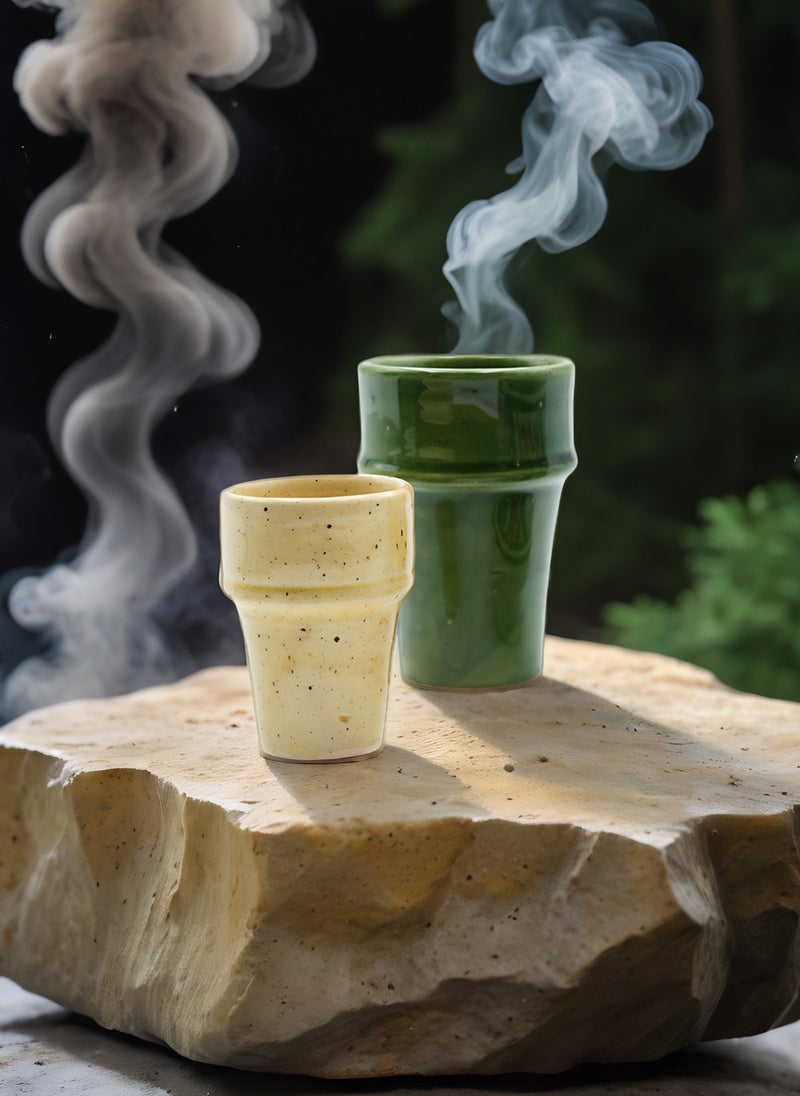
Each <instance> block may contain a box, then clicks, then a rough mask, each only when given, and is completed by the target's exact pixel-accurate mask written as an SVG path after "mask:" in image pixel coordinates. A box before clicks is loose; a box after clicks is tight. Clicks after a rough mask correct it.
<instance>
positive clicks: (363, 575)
mask: <svg viewBox="0 0 800 1096" xmlns="http://www.w3.org/2000/svg"><path fill="white" fill-rule="evenodd" d="M413 514H414V495H413V489H412V488H411V487H410V486H409V484H407V483H406V482H405V481H404V480H400V479H394V478H392V477H389V476H359V475H335V476H293V477H289V478H282V479H264V480H254V481H252V482H250V483H239V484H236V485H235V486H233V487H229V488H227V489H226V490H225V491H223V492H222V495H221V497H220V542H221V569H220V585H221V587H222V589H223V591H224V592H225V593H226V594H227V595H228V597H230V598H231V599H232V600H233V602H234V603H235V605H236V608H237V610H238V613H239V620H240V622H241V625H242V632H243V634H244V641H245V648H246V651H247V664H248V667H249V670H250V681H251V684H252V688H253V702H254V707H255V716H256V725H257V728H258V738H259V745H260V748H261V753H262V754H263V755H264V757H267V758H269V759H271V760H275V761H307V762H320V761H352V760H355V759H357V758H362V757H369V756H371V755H372V754H375V753H377V752H378V751H379V750H380V749H381V748H382V746H383V733H384V725H385V722H386V704H387V700H388V692H389V674H390V672H391V658H392V648H393V644H394V634H395V625H396V621H397V613H398V610H399V608H400V602H401V601H402V600H403V598H404V597H405V595H406V594H407V593H408V591H409V590H410V588H411V584H412V581H413V566H414V559H413V555H414V531H413Z"/></svg>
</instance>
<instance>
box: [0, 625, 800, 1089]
mask: <svg viewBox="0 0 800 1096" xmlns="http://www.w3.org/2000/svg"><path fill="white" fill-rule="evenodd" d="M545 668H546V676H545V677H544V678H543V679H542V680H541V681H539V682H538V683H536V684H535V685H533V686H530V687H529V688H526V689H521V690H518V691H514V692H508V693H486V694H478V695H461V694H448V693H435V692H420V691H417V690H415V689H412V688H410V687H408V686H406V685H404V684H403V683H402V682H401V681H400V680H399V679H395V680H394V681H393V685H392V693H391V699H390V708H389V724H388V729H387V746H386V749H385V750H384V752H383V753H382V754H381V755H380V756H378V757H377V758H374V759H371V760H369V761H364V762H359V763H356V764H352V765H334V766H322V765H319V766H317V765H312V766H293V765H288V764H282V763H268V762H266V761H264V760H263V759H262V758H261V757H260V756H259V754H258V750H257V745H256V735H255V729H254V726H253V719H252V708H251V703H250V694H249V685H248V681H247V676H246V671H245V670H244V669H243V668H238V667H237V668H220V669H214V670H208V671H204V672H203V673H201V674H198V675H195V676H194V677H191V678H188V679H186V680H185V681H183V682H180V683H178V684H176V685H172V686H166V687H160V688H155V689H149V690H145V691H143V692H140V693H136V694H133V695H131V696H128V697H118V698H114V699H112V700H102V701H88V702H87V701H82V702H70V703H68V704H63V705H59V706H57V707H53V708H50V709H45V710H41V711H38V712H33V713H30V714H29V715H27V716H25V717H23V718H22V719H20V720H17V721H16V722H15V723H13V724H11V725H9V726H8V727H7V728H6V730H5V732H4V734H3V735H2V737H0V973H2V974H4V975H7V976H9V977H10V978H13V979H14V980H15V981H16V982H18V983H19V984H20V985H22V986H24V987H25V988H27V989H29V990H31V991H33V992H35V993H40V994H43V995H45V996H46V997H49V998H51V999H52V1000H54V1001H57V1002H58V1003H60V1004H62V1005H65V1006H67V1007H69V1008H71V1009H74V1010H76V1011H77V1012H80V1013H83V1014H85V1015H87V1016H91V1017H93V1018H94V1019H95V1020H97V1021H98V1022H99V1023H100V1024H102V1025H103V1026H105V1027H108V1028H113V1029H117V1030H120V1031H125V1032H130V1033H132V1034H135V1035H139V1036H142V1037H144V1038H147V1039H151V1040H155V1041H163V1042H165V1043H167V1044H168V1045H169V1046H171V1047H173V1048H175V1049H176V1050H177V1051H179V1052H180V1053H181V1054H183V1055H185V1056H186V1057H189V1058H193V1059H196V1060H199V1061H204V1062H211V1063H217V1064H223V1065H233V1066H238V1067H241V1068H245V1069H253V1070H268V1071H273V1072H285V1073H304V1074H310V1075H314V1076H320V1077H331V1078H336V1077H339V1078H347V1077H374V1076H386V1075H397V1074H411V1073H420V1074H453V1073H464V1072H474V1073H484V1074H493V1073H506V1072H512V1071H520V1070H525V1071H536V1072H558V1071H561V1070H565V1069H567V1068H569V1067H570V1066H572V1065H575V1064H577V1063H580V1062H587V1061H588V1062H623V1061H638V1060H645V1059H654V1058H657V1057H659V1056H661V1055H664V1054H666V1053H668V1052H669V1051H672V1050H675V1049H677V1048H679V1047H682V1046H685V1045H687V1044H689V1043H691V1042H693V1041H695V1040H698V1039H719V1038H728V1037H731V1036H741V1035H749V1034H754V1033H756V1032H758V1031H763V1030H766V1029H768V1028H771V1027H773V1026H777V1025H781V1024H787V1023H789V1022H791V1021H794V1020H796V1019H798V1018H800V994H799V990H800V932H799V931H798V924H799V920H798V915H799V914H800V855H799V853H798V833H799V832H800V827H798V811H799V810H800V807H798V805H799V804H800V757H798V750H797V742H798V737H800V735H799V733H798V732H800V705H796V704H789V703H783V702H779V701H771V700H765V699H762V698H757V697H752V696H748V695H746V694H742V693H736V692H733V691H732V690H729V689H726V688H724V687H723V686H721V685H719V683H718V682H716V681H715V679H714V678H713V677H712V676H711V675H709V674H707V673H706V672H704V671H701V670H698V669H696V668H694V667H690V666H687V665H685V664H683V663H678V662H674V661H672V660H670V659H665V658H662V657H657V656H653V655H645V654H640V653H635V652H629V651H621V650H619V649H616V648H610V647H603V646H599V645H594V644H584V643H575V642H570V641H566V640H555V639H551V640H549V641H548V647H547V653H546V667H545Z"/></svg>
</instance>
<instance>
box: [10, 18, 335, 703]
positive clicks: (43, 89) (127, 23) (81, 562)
mask: <svg viewBox="0 0 800 1096" xmlns="http://www.w3.org/2000/svg"><path fill="white" fill-rule="evenodd" d="M31 2H32V0H18V3H20V4H21V5H22V6H27V5H28V4H29V3H31ZM55 6H58V7H59V8H60V9H61V10H60V13H59V16H58V23H57V29H58V35H57V37H56V39H55V40H54V41H52V42H50V41H42V42H37V43H35V44H34V45H32V46H31V47H29V49H28V50H27V51H26V52H25V53H24V55H23V56H22V58H21V60H20V63H19V67H18V69H17V73H16V78H15V85H16V88H17V90H18V92H19V95H20V99H21V102H22V105H23V107H24V108H25V110H26V111H27V112H28V114H29V115H30V117H31V119H32V120H33V121H34V123H35V124H36V125H38V126H39V127H40V128H41V129H42V130H44V131H45V132H47V133H51V134H54V135H56V134H61V133H65V132H68V131H70V130H74V131H77V132H79V133H82V134H85V135H86V138H87V141H86V148H85V152H84V153H83V156H82V158H81V160H80V162H79V163H78V164H77V165H76V166H75V167H74V168H73V169H72V170H71V171H70V172H68V173H67V174H66V175H65V176H64V177H63V178H61V179H60V180H59V181H58V182H56V183H55V184H54V185H53V186H51V187H50V188H49V189H48V190H47V191H46V192H45V193H44V194H43V195H42V196H41V197H40V198H39V199H38V200H37V201H36V202H35V204H34V205H33V206H32V208H31V210H30V213H29V215H28V217H27V219H26V222H25V226H24V229H23V251H24V254H25V258H26V261H27V262H28V264H29V266H30V268H31V269H32V271H33V272H34V273H35V274H36V275H37V276H38V277H39V278H40V279H41V280H42V281H44V282H46V283H48V284H50V285H53V286H62V287H64V288H65V289H67V290H68V291H69V292H70V293H71V294H73V296H75V297H76V298H78V300H80V301H82V302H83V303H84V304H86V305H89V306H92V307H95V308H101V309H107V310H110V311H112V312H114V313H116V314H117V316H118V321H117V324H116V327H115V330H114V332H113V334H112V336H111V338H110V339H109V340H108V342H107V343H106V344H105V345H104V346H102V347H101V348H100V349H99V350H97V351H96V352H95V353H93V354H91V355H89V356H88V357H87V358H85V359H83V360H82V361H79V362H77V363H76V364H75V365H74V366H72V367H71V369H69V370H68V371H67V372H66V374H65V375H64V376H63V377H62V379H61V380H60V382H59V383H58V385H57V386H56V388H55V389H54V391H53V393H52V395H51V398H50V401H49V405H48V429H49V433H50V436H51V439H52V441H53V443H54V445H55V448H56V450H57V452H58V454H59V456H60V458H61V460H62V461H63V463H64V465H65V467H66V468H67V470H68V472H69V473H70V475H71V476H72V477H73V479H74V480H75V481H76V483H77V484H78V485H79V486H80V487H81V488H82V490H83V491H84V493H85V495H86V497H87V499H88V502H89V518H88V524H87V527H86V531H85V534H84V537H83V540H82V543H81V544H80V546H79V549H78V552H77V555H76V557H75V559H74V560H73V561H72V562H71V563H69V564H63V565H57V566H54V567H53V568H51V569H50V570H49V571H47V572H45V573H44V574H43V575H41V576H38V577H27V578H24V579H22V580H21V581H19V582H18V583H17V584H16V585H15V586H14V588H13V589H12V591H11V594H10V597H9V609H10V612H11V614H12V615H13V617H14V619H15V620H16V621H17V622H18V623H19V624H20V625H22V626H23V627H24V628H26V629H29V630H31V631H34V632H38V633H40V634H41V635H42V637H43V638H44V640H45V641H46V650H45V652H44V653H43V654H42V655H40V656H36V657H32V658H29V659H27V660H26V661H24V662H23V663H21V664H20V665H19V666H17V667H16V669H14V670H13V671H12V672H11V674H10V675H9V676H8V677H7V679H6V681H5V684H4V688H3V695H2V702H1V703H0V708H2V711H3V714H5V715H6V716H12V715H15V714H17V713H19V712H22V711H24V710H26V709H27V708H30V707H33V706H38V705H42V704H46V703H49V702H52V701H55V700H61V699H66V698H69V697H78V696H82V697H86V696H97V695H107V694H110V693H114V692H124V691H127V690H130V689H133V688H136V687H137V686H139V685H144V684H151V683H153V682H157V681H164V680H169V679H172V678H174V677H175V676H176V675H177V674H178V673H179V672H181V670H183V669H184V667H181V666H179V665H177V664H176V656H175V655H174V654H173V653H171V651H170V647H169V644H168V643H167V642H166V641H165V637H164V633H163V631H162V628H161V626H160V625H159V623H157V621H156V619H155V616H154V613H155V611H156V610H157V607H158V605H159V603H160V602H161V601H162V599H163V598H164V597H165V595H166V594H168V593H169V592H170V591H171V590H172V589H174V587H175V586H176V584H177V583H179V582H180V580H181V579H182V578H183V577H184V576H185V575H186V574H187V572H188V571H189V570H190V569H191V567H192V564H193V562H194V559H195V555H196V551H197V548H196V539H195V534H194V532H193V530H192V527H191V524H190V522H189V519H188V516H187V514H186V511H185V509H184V507H183V504H182V503H181V501H180V499H179V497H178V495H177V493H176V492H175V490H174V488H173V487H172V485H171V484H170V483H169V482H168V481H167V479H165V477H164V476H163V474H162V473H161V472H160V471H159V469H158V468H157V466H156V464H155V462H154V460H153V457H152V453H151V448H150V439H151V436H152V432H153V429H154V427H155V426H156V424H157V423H158V421H159V420H160V419H161V418H162V417H163V416H164V415H165V414H166V413H167V412H169V411H170V409H171V408H172V407H173V406H174V404H175V402H176V400H177V399H178V398H179V396H181V395H182V394H183V393H185V392H186V391H187V390H188V389H190V388H191V387H193V386H196V385H198V384H200V383H207V382H211V381H220V380H223V379H225V378H228V377H232V376H234V375H235V374H237V373H239V372H240V371H242V370H243V369H244V368H245V367H246V366H247V365H248V364H249V363H250V361H251V360H252V358H253V356H254V354H255V352H256V349H257V347H258V340H259V332H258V326H257V324H256V321H255V319H254V317H253V315H252V313H251V312H250V310H249V309H248V308H247V307H246V305H244V304H243V303H242V302H241V301H240V300H238V299H237V298H236V297H234V296H232V295H231V294H229V293H226V292H225V291H224V290H222V289H220V288H218V287H216V286H214V285H212V284H211V283H210V282H208V281H207V280H206V279H205V278H204V277H203V276H202V275H201V274H200V273H198V271H197V270H195V269H194V268H193V267H192V266H191V265H190V264H189V263H188V262H187V261H186V260H185V259H183V258H182V257H181V256H180V255H178V254H177V253H176V252H175V251H174V250H172V249H171V248H170V247H168V246H167V244H165V243H164V241H163V240H162V238H161V234H162V230H163V228H164V225H165V224H166V222H167V221H168V220H170V219H171V218H173V217H176V216H180V215H183V214H186V213H189V212H190V211H191V210H194V209H196V208H197V207H198V206H200V205H202V204H203V203H204V202H206V201H207V200H208V199H209V198H210V197H211V196H212V195H213V194H214V193H215V192H216V191H217V190H218V189H219V188H220V187H221V186H222V185H223V183H225V181H226V180H227V179H228V178H229V176H230V175H231V173H232V172H233V170H234V167H235V164H236V143H235V140H234V137H233V134H232V132H231V131H230V129H229V127H228V126H227V124H226V122H225V121H224V119H223V118H222V116H221V114H220V113H219V112H218V111H217V109H216V108H215V107H214V106H213V104H212V103H211V101H210V100H209V98H208V97H207V95H206V94H205V93H204V92H203V91H202V90H201V89H200V87H199V86H198V83H206V84H208V85H211V86H214V87H222V86H228V85H231V84H234V83H236V82H238V81H240V80H242V79H244V78H246V77H248V76H251V75H253V76H255V77H256V78H257V79H258V81H259V82H260V83H262V84H264V85H267V86H282V85H284V84H288V83H291V82H292V81H294V80H296V79H299V78H300V77H302V76H303V75H305V73H306V72H307V71H308V69H309V68H310V67H311V65H312V64H313V61H314V57H315V44H314V37H313V34H312V32H311V30H310V27H309V25H308V23H307V21H306V19H305V16H304V15H303V13H302V11H301V10H300V8H299V7H297V6H295V4H294V3H293V2H292V0H288V2H285V0H57V3H56V5H55Z"/></svg>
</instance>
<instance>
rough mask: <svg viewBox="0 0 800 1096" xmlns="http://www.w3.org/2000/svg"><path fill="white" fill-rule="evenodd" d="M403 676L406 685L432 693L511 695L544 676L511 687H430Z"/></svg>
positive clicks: (513, 684)
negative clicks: (515, 690)
mask: <svg viewBox="0 0 800 1096" xmlns="http://www.w3.org/2000/svg"><path fill="white" fill-rule="evenodd" d="M401 676H402V678H403V681H405V683H406V685H411V686H412V688H414V689H423V690H425V691H426V692H430V693H510V692H512V691H513V690H514V689H527V688H528V686H529V685H533V684H534V683H535V682H537V681H539V680H540V679H541V677H542V674H537V675H536V677H530V678H528V680H527V681H519V682H513V683H512V684H510V685H429V684H427V682H425V681H414V680H413V679H412V678H410V677H406V675H405V674H402V675H401Z"/></svg>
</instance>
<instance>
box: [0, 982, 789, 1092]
mask: <svg viewBox="0 0 800 1096" xmlns="http://www.w3.org/2000/svg"><path fill="white" fill-rule="evenodd" d="M0 1092H2V1093H3V1096H162V1094H167V1093H168V1094H170V1096H272V1094H274V1096H373V1094H375V1096H377V1094H378V1093H380V1094H382V1096H412V1094H416V1093H419V1094H420V1096H421V1094H422V1093H427V1094H428V1096H437V1093H438V1094H441V1096H505V1094H509V1096H511V1094H512V1093H513V1094H518V1093H530V1094H531V1096H534V1094H536V1096H548V1094H552V1096H797V1094H798V1093H800V1024H793V1025H792V1026H791V1027H786V1028H781V1029H780V1030H779V1031H772V1032H768V1033H767V1034H766V1035H756V1036H753V1037H752V1038H750V1039H730V1040H728V1041H726V1042H722V1043H710V1044H705V1045H703V1046H700V1047H697V1048H696V1049H691V1050H687V1051H683V1052H682V1053H680V1054H675V1055H673V1056H672V1057H670V1058H668V1059H666V1060H664V1061H661V1062H656V1063H653V1064H652V1065H651V1064H647V1065H636V1066H617V1067H611V1066H606V1067H602V1068H599V1069H592V1068H590V1067H586V1068H584V1069H581V1070H577V1071H574V1072H571V1073H568V1074H565V1075H563V1076H560V1077H542V1078H539V1077H531V1076H522V1075H520V1074H516V1075H514V1074H510V1075H507V1076H505V1077H492V1078H487V1077H476V1078H469V1079H467V1078H464V1077H457V1078H444V1077H442V1078H436V1077H423V1078H420V1079H418V1080H417V1079H414V1078H394V1079H391V1080H380V1079H378V1080H371V1081H321V1080H316V1079H313V1078H308V1077H286V1076H276V1075H274V1074H273V1075H269V1074H251V1073H242V1072H239V1071H238V1070H234V1069H224V1068H222V1067H219V1066H203V1065H199V1064H198V1063H196V1062H189V1061H186V1060H185V1059H182V1058H180V1057H179V1056H178V1055H177V1054H174V1053H173V1052H171V1051H169V1050H166V1049H162V1048H160V1047H155V1046H151V1045H149V1044H147V1043H143V1042H140V1041H139V1040H137V1039H133V1038H131V1037H129V1036H125V1035H118V1034H115V1033H112V1032H107V1031H104V1030H103V1029H102V1028H99V1027H97V1026H96V1025H95V1024H93V1023H92V1022H91V1021H88V1020H84V1019H83V1018H81V1017H79V1016H76V1015H74V1014H73V1013H69V1012H67V1011H66V1010H65V1009H62V1008H59V1006H58V1005H54V1004H52V1003H51V1002H49V1001H46V1000H45V999H44V998H43V997H36V996H34V994H32V993H27V992H26V991H25V990H22V989H19V987H18V986H16V985H15V984H14V983H13V982H10V981H9V980H8V979H6V978H0Z"/></svg>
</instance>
